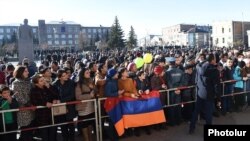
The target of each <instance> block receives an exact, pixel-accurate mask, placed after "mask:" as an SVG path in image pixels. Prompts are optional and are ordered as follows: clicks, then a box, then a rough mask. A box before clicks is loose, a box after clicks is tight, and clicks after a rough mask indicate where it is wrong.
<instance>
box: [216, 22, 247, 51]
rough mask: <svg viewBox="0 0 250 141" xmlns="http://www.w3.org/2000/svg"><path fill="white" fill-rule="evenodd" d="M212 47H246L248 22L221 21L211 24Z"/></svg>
mask: <svg viewBox="0 0 250 141" xmlns="http://www.w3.org/2000/svg"><path fill="white" fill-rule="evenodd" d="M212 26H213V31H212V38H213V45H214V46H216V47H233V46H247V44H248V38H247V30H250V22H242V21H222V22H214V23H213V25H212Z"/></svg>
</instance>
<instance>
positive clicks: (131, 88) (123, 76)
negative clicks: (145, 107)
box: [118, 68, 139, 98]
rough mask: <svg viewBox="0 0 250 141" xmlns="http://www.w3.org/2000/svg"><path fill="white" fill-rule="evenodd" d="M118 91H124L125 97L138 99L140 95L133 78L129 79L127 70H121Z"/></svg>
mask: <svg viewBox="0 0 250 141" xmlns="http://www.w3.org/2000/svg"><path fill="white" fill-rule="evenodd" d="M118 78H119V79H118V89H119V90H124V93H123V96H127V97H131V98H138V97H139V94H138V93H137V90H136V87H135V84H134V82H133V80H132V79H131V78H128V72H127V70H126V68H121V69H120V70H119V76H118Z"/></svg>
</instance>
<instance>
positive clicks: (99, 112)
mask: <svg viewBox="0 0 250 141" xmlns="http://www.w3.org/2000/svg"><path fill="white" fill-rule="evenodd" d="M248 80H249V79H248ZM239 81H242V80H239ZM232 82H236V80H229V81H224V82H221V83H222V96H221V97H227V96H234V95H240V94H244V93H249V92H250V91H246V81H244V91H243V92H238V93H232V94H227V95H225V93H224V89H225V84H226V83H232ZM191 88H196V86H195V85H192V86H182V87H177V88H171V89H166V90H160V91H159V92H167V99H168V101H167V105H165V106H163V108H166V107H172V106H178V105H185V104H189V103H194V102H196V98H195V99H194V100H192V101H187V102H180V103H176V104H170V101H169V92H170V91H176V90H185V89H191ZM106 99H107V98H97V99H91V100H82V101H72V102H66V103H60V104H53V105H52V107H56V106H62V105H71V104H80V103H84V102H94V107H95V118H90V119H84V120H77V121H70V122H64V123H58V124H55V122H54V115H53V108H51V113H52V115H51V118H52V125H46V126H39V127H32V128H26V129H21V130H15V131H7V132H6V128H5V120H4V113H6V112H18V111H23V110H35V109H42V108H47V107H46V106H32V107H24V108H18V109H10V110H2V111H0V113H2V120H3V129H4V131H3V132H0V135H1V134H7V133H13V132H20V131H27V130H35V129H41V128H47V127H53V126H60V125H65V124H71V123H78V122H84V121H89V120H95V123H96V139H97V141H102V138H103V135H102V119H103V118H107V117H108V116H102V105H101V101H104V100H106Z"/></svg>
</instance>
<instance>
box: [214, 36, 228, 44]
mask: <svg viewBox="0 0 250 141" xmlns="http://www.w3.org/2000/svg"><path fill="white" fill-rule="evenodd" d="M228 40H231V37H228ZM215 43H217V44H218V43H220V40H219V38H216V40H215ZM221 43H223V44H224V43H226V40H225V38H221Z"/></svg>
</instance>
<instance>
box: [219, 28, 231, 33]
mask: <svg viewBox="0 0 250 141" xmlns="http://www.w3.org/2000/svg"><path fill="white" fill-rule="evenodd" d="M221 32H222V33H225V28H224V27H222V29H221ZM228 32H229V33H230V32H231V28H229V29H228Z"/></svg>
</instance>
